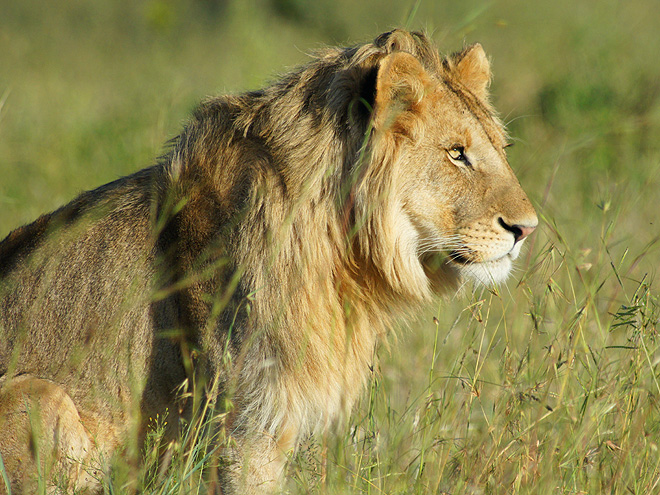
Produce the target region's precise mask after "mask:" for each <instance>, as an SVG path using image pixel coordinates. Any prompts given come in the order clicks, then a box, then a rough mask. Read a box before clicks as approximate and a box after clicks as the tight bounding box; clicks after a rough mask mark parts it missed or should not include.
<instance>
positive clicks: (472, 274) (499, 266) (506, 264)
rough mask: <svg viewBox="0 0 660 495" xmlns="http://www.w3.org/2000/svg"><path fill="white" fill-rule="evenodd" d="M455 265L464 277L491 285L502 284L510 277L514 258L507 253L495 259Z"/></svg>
mask: <svg viewBox="0 0 660 495" xmlns="http://www.w3.org/2000/svg"><path fill="white" fill-rule="evenodd" d="M455 266H456V268H457V269H458V272H459V273H460V274H461V277H462V278H464V279H468V280H472V281H474V282H477V283H479V284H482V285H487V286H491V285H496V284H500V283H502V282H504V281H505V280H506V279H507V278H508V276H509V274H510V273H511V268H512V267H513V260H512V259H511V256H509V255H506V256H503V257H502V258H499V259H497V260H493V261H484V262H482V263H466V264H456V265H455Z"/></svg>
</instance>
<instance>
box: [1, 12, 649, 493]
mask: <svg viewBox="0 0 660 495" xmlns="http://www.w3.org/2000/svg"><path fill="white" fill-rule="evenodd" d="M404 3H405V2H404ZM404 3H402V4H401V5H400V3H399V2H385V3H384V4H381V3H380V2H375V1H367V2H361V3H360V5H359V6H357V5H354V4H355V2H348V1H344V0H339V1H336V2H330V1H321V2H316V3H315V4H314V5H307V4H306V3H304V2H298V1H295V0H288V1H285V0H279V1H277V0H270V1H266V0H261V1H259V0H253V1H251V2H222V1H216V2H213V1H205V2H203V1H201V0H200V1H198V2H190V3H187V4H184V3H175V2H169V1H166V0H149V1H147V0H145V1H142V2H129V1H128V0H116V1H113V2H105V3H99V2H96V3H90V2H84V1H82V0H73V1H71V2H67V3H66V5H60V4H58V5H55V4H52V5H51V4H50V3H48V2H40V1H36V0H23V1H22V2H10V1H8V0H0V10H2V11H3V15H2V19H0V40H2V46H3V49H2V50H1V51H0V66H1V67H3V70H2V71H1V72H0V173H1V177H2V179H0V206H1V208H0V237H4V236H5V235H6V234H7V233H9V231H10V230H12V229H13V228H15V227H17V226H19V225H21V224H23V223H26V222H28V221H31V220H33V219H34V218H36V216H38V215H39V214H40V213H42V212H45V211H49V210H52V209H54V208H55V207H57V206H59V205H61V204H63V203H65V202H67V201H68V200H70V199H71V198H72V197H73V196H75V194H76V193H77V192H79V191H80V190H83V189H89V188H92V187H95V186H96V185H99V184H101V183H104V182H107V181H109V180H112V179H114V178H116V177H118V176H120V175H124V174H127V173H130V172H132V171H134V170H137V169H138V168H141V167H143V166H146V165H148V164H150V163H152V162H153V160H154V158H155V157H156V156H157V155H158V154H159V153H160V152H161V151H162V146H163V143H164V142H165V141H166V140H167V139H168V138H170V137H172V136H173V135H175V134H176V133H177V132H178V129H180V127H181V121H182V120H184V119H185V118H186V116H187V115H188V114H189V112H190V110H191V109H192V108H193V106H194V105H195V103H196V102H197V101H199V100H200V99H201V98H203V97H204V96H205V95H206V94H213V93H219V92H225V91H238V90H245V89H252V88H255V87H259V86H260V85H262V84H264V83H265V81H267V79H268V78H269V77H272V76H273V74H275V73H276V72H277V71H282V70H283V69H284V68H285V67H288V66H292V65H295V64H298V63H300V62H302V61H304V60H305V58H306V55H305V52H307V51H308V50H310V49H311V48H314V47H315V46H318V45H320V44H322V43H331V44H335V43H340V44H343V43H345V42H346V41H347V40H350V41H351V42H352V41H358V40H364V39H369V38H372V37H373V36H374V35H375V34H377V33H379V32H381V31H383V30H385V29H387V28H389V27H391V26H393V25H401V24H404V23H406V22H407V21H408V19H409V18H410V21H409V23H410V27H412V28H426V29H427V30H429V31H430V32H432V33H433V36H434V38H435V40H436V42H437V43H438V45H439V46H440V47H441V49H446V50H447V51H451V50H456V49H458V48H460V47H461V46H462V44H463V41H464V40H465V41H468V42H472V41H477V40H478V41H480V42H481V43H482V44H483V45H484V46H485V48H486V50H487V52H488V53H489V54H491V55H492V58H493V66H494V72H495V80H494V83H493V88H492V89H493V94H494V100H495V103H496V106H497V108H498V109H499V110H500V111H501V112H502V114H503V117H504V119H505V121H506V122H507V123H508V127H509V130H510V132H511V134H512V136H513V138H514V140H515V141H516V146H515V147H514V148H512V149H511V153H510V155H509V156H510V161H511V163H512V166H513V167H514V169H515V170H516V172H517V174H518V176H519V178H520V180H521V183H522V184H523V186H524V188H525V189H526V191H527V192H528V195H529V196H530V197H531V198H532V200H533V202H535V204H536V206H537V208H538V210H539V213H540V216H541V220H542V224H541V227H540V228H539V230H538V231H537V232H536V233H535V234H534V236H533V237H532V238H531V239H530V241H529V242H528V249H527V254H526V256H525V259H524V260H523V261H522V263H520V264H519V268H518V271H517V272H516V273H515V276H514V277H513V279H512V280H511V281H510V282H509V283H508V284H507V285H506V286H502V287H500V288H499V289H497V290H492V291H489V290H485V289H476V290H475V291H474V292H473V291H471V290H470V289H467V290H465V291H464V292H463V293H461V294H459V295H457V296H455V297H451V298H448V299H444V300H442V301H440V302H439V303H438V307H437V308H429V310H428V313H427V314H425V315H422V316H420V318H419V320H418V321H417V322H414V323H413V324H411V325H410V326H409V328H407V329H405V330H402V331H401V332H399V335H400V337H399V341H398V342H397V344H396V345H395V346H393V347H392V349H391V350H390V351H387V350H384V349H383V350H381V353H380V358H381V359H380V364H379V365H378V369H377V372H376V373H374V375H373V377H372V380H371V382H370V386H369V388H368V390H366V391H365V394H364V396H363V399H362V401H361V403H360V404H359V406H358V407H357V408H356V410H355V413H354V415H353V417H352V418H351V419H350V421H349V422H348V424H346V425H343V426H342V427H340V428H339V431H338V433H337V434H336V435H329V436H328V437H326V438H318V439H314V440H312V441H310V442H309V443H308V444H307V445H305V446H304V448H303V449H301V451H300V452H299V453H298V454H296V455H295V457H294V458H293V459H292V462H291V464H290V467H289V481H288V483H287V490H289V491H290V492H291V493H308V492H310V491H312V492H318V493H327V494H335V493H336V494H340V493H341V494H343V493H366V494H380V493H388V494H395V493H396V494H398V493H413V494H422V493H451V494H457V493H475V494H477V493H507V494H511V493H513V494H526V493H566V494H569V493H570V494H578V493H584V494H593V493H616V494H618V493H621V494H623V493H632V494H647V493H660V453H659V452H658V442H659V441H660V431H659V430H660V409H659V406H660V403H659V402H658V401H659V400H660V383H659V381H660V379H659V378H658V363H659V362H660V342H659V339H658V317H659V316H660V307H659V301H658V296H659V293H658V288H657V282H656V280H655V272H656V270H657V267H658V265H659V263H658V262H659V261H660V257H659V256H658V240H659V237H660V231H659V230H658V223H657V222H658V219H657V205H658V204H660V147H659V145H658V141H657V137H658V136H660V83H659V82H658V81H660V61H658V59H657V53H658V51H659V50H660V39H659V38H658V37H657V15H656V14H654V12H655V9H654V7H655V3H654V2H653V0H631V1H630V2H626V3H625V4H621V3H619V2H614V1H609V0H607V1H604V2H595V1H584V2H580V3H579V4H577V5H576V4H575V3H574V2H568V0H559V1H557V2H546V3H544V4H538V5H533V6H532V5H530V4H529V2H522V1H518V0H501V1H493V2H487V3H486V2H479V1H468V2H408V3H409V5H403V4H404ZM376 5H378V6H377V7H376ZM644 12H646V13H648V14H647V15H646V14H642V13H644ZM654 16H655V18H654ZM215 420H218V419H215ZM155 421H156V427H155V432H156V433H157V431H158V426H157V422H158V421H164V420H163V419H162V418H158V419H157V420H155ZM207 421H213V420H208V419H207V418H206V417H205V416H201V417H200V418H199V419H198V420H197V423H195V426H197V427H198V429H197V430H191V433H190V434H191V435H193V433H192V432H193V431H197V432H198V433H197V435H198V436H195V437H194V438H193V437H189V438H186V439H184V440H182V442H181V446H180V449H179V452H178V453H177V452H174V453H173V455H172V458H171V459H170V461H169V463H170V469H169V470H167V471H163V470H159V469H158V468H157V467H156V466H155V460H154V455H153V451H152V452H151V453H148V454H147V456H146V459H147V462H146V466H144V467H139V466H135V465H131V464H130V463H129V462H125V463H123V464H122V463H121V462H119V461H118V463H119V464H121V465H122V466H123V467H122V468H118V469H117V470H116V474H115V478H114V479H113V480H112V482H111V485H110V486H109V488H108V493H131V492H133V491H135V490H139V491H141V492H143V493H163V494H165V493H168V494H173V493H206V492H207V490H208V489H209V487H212V486H213V481H212V476H210V477H209V476H208V475H206V474H204V473H203V471H204V467H205V465H206V464H208V463H209V462H211V461H213V460H214V459H215V457H214V456H216V454H217V451H216V450H215V447H214V445H215V444H213V443H211V442H210V441H209V440H210V436H209V435H208V434H207V435H204V434H202V433H203V431H204V430H205V429H207V428H209V427H210V425H209V424H208V423H207ZM200 432H201V433H200ZM181 452H183V453H185V454H187V455H182V454H181ZM211 463H212V462H211ZM2 472H3V469H2V464H0V474H1V473H2Z"/></svg>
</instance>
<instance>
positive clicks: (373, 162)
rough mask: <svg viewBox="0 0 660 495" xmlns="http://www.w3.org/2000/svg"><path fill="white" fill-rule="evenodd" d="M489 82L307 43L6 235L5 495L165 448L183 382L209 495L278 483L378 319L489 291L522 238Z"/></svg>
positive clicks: (349, 385) (95, 477) (356, 49)
mask: <svg viewBox="0 0 660 495" xmlns="http://www.w3.org/2000/svg"><path fill="white" fill-rule="evenodd" d="M490 79H491V72H490V65H489V61H488V58H487V57H486V55H485V53H484V50H483V48H482V47H481V46H480V45H479V44H474V45H471V46H467V47H465V48H464V49H463V50H462V51H460V52H458V53H455V54H453V55H450V56H447V57H441V56H440V55H439V53H438V51H437V49H436V48H435V47H434V45H433V44H432V42H431V41H430V40H429V38H428V37H427V36H425V35H424V34H421V33H415V32H407V31H404V30H394V31H391V32H388V33H384V34H382V35H380V36H378V37H377V38H376V39H375V40H374V41H373V42H371V43H366V44H361V45H357V46H353V47H349V48H329V49H324V50H323V51H321V52H320V53H319V54H318V55H317V56H315V57H314V58H313V59H312V60H311V61H310V62H309V63H307V64H306V65H303V66H301V67H300V68H297V69H295V70H293V71H292V72H290V73H288V74H287V75H285V76H283V77H282V78H281V79H279V80H278V81H276V82H275V83H273V84H272V85H270V86H268V87H266V88H265V89H262V90H259V91H252V92H247V93H243V94H238V95H231V96H220V97H216V98H212V99H209V100H208V101H206V102H204V103H203V104H202V105H201V106H200V107H199V108H198V109H197V110H196V111H195V112H194V114H193V116H192V118H191V120H190V121H189V123H188V124H187V125H186V126H185V128H184V130H183V132H182V133H181V134H180V135H179V136H178V137H176V138H175V139H174V140H173V141H172V145H171V148H170V150H169V151H168V152H167V153H166V154H165V155H164V156H163V157H162V158H160V159H159V160H158V161H157V162H156V164H155V165H153V166H151V167H149V168H145V169H143V170H140V171H138V172H137V173H135V174H133V175H129V176H127V177H124V178H121V179H118V180H116V181H114V182H111V183H109V184H106V185H104V186H101V187H99V188H98V189H95V190H92V191H89V192H85V193H83V194H81V195H80V196H79V197H78V198H76V199H75V200H73V201H72V202H71V203H69V204H68V205H66V206H64V207H62V208H60V209H58V210H56V211H55V212H53V213H50V214H47V215H44V216H42V217H40V218H39V219H38V220H36V221H35V222H34V223H32V224H30V225H27V226H24V227H22V228H19V229H17V230H15V231H13V232H12V233H11V234H9V236H8V237H7V238H6V239H5V240H4V241H3V242H2V243H1V244H0V277H1V280H2V282H1V284H2V285H1V294H0V377H1V378H0V387H1V388H0V431H2V432H3V433H4V434H3V435H2V436H0V454H1V455H2V459H3V460H4V466H5V470H6V473H7V475H8V481H9V484H10V487H11V492H12V493H14V494H16V493H30V492H31V490H33V489H34V486H36V485H35V483H37V481H36V476H37V473H40V475H41V476H42V480H43V479H44V477H45V479H46V483H47V484H48V486H50V487H51V488H52V489H57V490H62V491H73V490H75V491H76V492H77V493H78V492H80V493H96V492H100V491H102V490H103V484H104V477H105V476H107V475H108V472H107V471H108V469H109V466H110V465H111V463H109V462H108V459H112V456H113V455H117V453H118V452H120V453H126V452H129V451H130V449H128V447H126V445H127V439H128V438H130V436H131V435H134V436H135V435H137V438H139V441H140V442H144V439H145V437H146V435H147V433H148V431H149V418H155V417H158V415H160V417H167V419H168V421H167V426H166V427H165V428H164V429H165V431H164V438H165V441H166V442H167V441H172V440H174V439H176V438H177V435H179V434H180V429H181V428H182V425H183V424H185V422H186V421H188V420H189V418H190V417H191V416H192V415H193V414H195V408H197V407H200V406H199V404H200V402H199V401H195V400H192V399H191V396H192V395H194V394H191V393H190V390H195V389H196V390H202V393H201V396H202V397H206V398H208V400H209V401H210V403H211V406H212V407H213V408H215V413H216V414H220V413H222V414H224V416H223V417H224V421H223V422H222V431H223V432H224V434H225V436H226V441H224V443H223V448H222V451H221V456H222V461H221V462H219V463H218V467H217V469H218V470H219V472H218V479H219V482H220V487H221V492H222V493H225V494H232V493H246V494H254V493H271V492H273V491H276V490H277V489H278V487H279V486H280V483H281V480H282V478H283V474H282V473H283V470H284V467H285V465H286V458H287V454H289V453H290V452H292V451H295V449H296V447H297V446H298V445H299V443H300V442H301V441H302V440H304V439H305V438H306V437H308V436H309V435H311V434H314V433H316V432H323V431H326V430H328V429H329V428H331V427H332V425H335V424H336V423H337V422H338V421H340V420H341V419H342V418H345V417H346V416H347V414H348V413H349V412H350V410H351V407H352V405H353V404H354V403H355V402H356V399H357V398H358V397H359V394H360V392H361V390H362V388H363V385H364V384H365V382H366V380H367V379H368V376H369V373H370V371H369V370H370V366H371V365H372V359H373V356H374V350H375V348H376V346H377V344H378V342H381V341H382V340H383V339H384V338H386V336H387V335H388V332H389V331H390V329H391V327H392V325H393V323H394V322H395V321H396V320H397V319H399V318H402V317H403V318H406V317H407V315H410V313H411V311H412V310H414V309H415V308H419V307H420V305H423V304H425V303H427V302H428V301H431V300H433V298H434V297H436V296H437V295H438V294H441V293H443V292H446V291H453V290H456V289H457V288H458V287H459V286H460V285H461V284H462V283H463V281H464V280H473V281H476V282H477V283H481V284H496V283H500V282H502V281H504V280H505V279H506V277H507V275H508V274H509V272H510V270H511V267H512V263H513V261H514V260H515V259H516V258H517V257H518V255H519V253H520V248H521V245H522V243H523V240H524V239H525V238H526V237H527V236H528V235H529V234H530V233H531V232H532V231H533V230H534V228H535V227H536V225H537V217H536V214H535V211H534V208H533V207H532V205H531V204H530V201H529V199H528V198H527V196H526V195H525V193H524V192H523V190H522V188H521V186H520V184H519V182H518V180H517V179H516V177H515V175H514V173H513V171H512V170H511V168H510V167H509V164H508V162H507V156H506V147H507V146H508V140H507V135H506V132H505V130H504V127H503V125H502V123H501V122H500V120H499V119H498V118H497V116H496V114H495V111H494V109H493V108H492V106H491V104H490V102H489V94H488V86H489V84H490ZM220 399H222V400H220ZM223 404H224V406H223ZM227 404H228V405H227ZM218 434H219V433H218ZM219 441H220V440H219ZM138 451H139V447H138ZM2 486H3V484H2V483H1V482H0V487H2ZM2 489H3V488H0V491H1V490H2Z"/></svg>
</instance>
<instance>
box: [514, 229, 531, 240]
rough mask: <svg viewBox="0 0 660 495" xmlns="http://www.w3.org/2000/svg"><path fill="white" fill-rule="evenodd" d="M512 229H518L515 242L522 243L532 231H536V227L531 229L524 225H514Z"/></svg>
mask: <svg viewBox="0 0 660 495" xmlns="http://www.w3.org/2000/svg"><path fill="white" fill-rule="evenodd" d="M514 227H517V228H518V229H520V235H518V236H516V242H518V241H522V240H523V239H524V238H525V237H527V236H528V235H529V234H531V233H532V232H534V229H536V225H534V226H533V227H528V226H526V225H514Z"/></svg>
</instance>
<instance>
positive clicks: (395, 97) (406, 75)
mask: <svg viewBox="0 0 660 495" xmlns="http://www.w3.org/2000/svg"><path fill="white" fill-rule="evenodd" d="M430 85H431V79H430V77H429V75H428V73H427V72H426V70H425V69H424V67H422V64H421V63H420V61H419V60H418V59H417V58H416V57H414V56H413V55H411V54H409V53H406V52H394V53H391V54H389V55H387V56H385V57H383V58H382V59H381V60H380V63H379V66H378V74H377V76H376V88H375V98H374V112H373V123H374V127H376V128H377V129H378V128H381V129H382V128H387V127H389V126H391V125H392V124H393V122H394V121H395V120H396V119H397V117H398V116H399V115H400V114H401V113H402V112H407V111H409V110H412V109H414V108H416V107H418V106H419V105H420V104H421V103H422V101H423V100H424V97H425V95H426V94H427V93H428V91H429V87H430Z"/></svg>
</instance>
